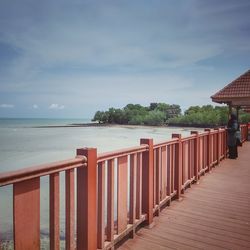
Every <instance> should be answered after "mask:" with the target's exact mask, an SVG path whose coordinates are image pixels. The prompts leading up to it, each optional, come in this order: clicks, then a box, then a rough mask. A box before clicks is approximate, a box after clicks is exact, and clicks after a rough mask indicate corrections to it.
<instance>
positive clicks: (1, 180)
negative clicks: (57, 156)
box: [0, 156, 87, 187]
mask: <svg viewBox="0 0 250 250" xmlns="http://www.w3.org/2000/svg"><path fill="white" fill-rule="evenodd" d="M86 161H87V158H86V157H84V156H83V157H77V158H74V159H70V160H64V161H58V162H53V163H49V164H43V165H39V166H33V167H28V168H23V169H21V170H15V171H10V172H6V173H3V174H0V187H1V186H6V185H10V184H14V183H17V182H20V181H25V180H29V179H33V178H36V177H41V176H45V175H49V174H53V173H58V172H61V171H65V170H69V169H72V168H78V167H82V166H84V165H86Z"/></svg>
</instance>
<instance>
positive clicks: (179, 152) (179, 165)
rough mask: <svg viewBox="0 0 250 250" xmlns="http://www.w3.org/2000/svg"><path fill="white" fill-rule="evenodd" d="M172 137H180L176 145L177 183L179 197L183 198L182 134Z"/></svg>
mask: <svg viewBox="0 0 250 250" xmlns="http://www.w3.org/2000/svg"><path fill="white" fill-rule="evenodd" d="M172 138H178V139H179V141H178V144H177V145H176V146H177V148H176V161H175V162H176V165H175V166H176V172H175V183H176V190H177V194H176V197H177V199H180V198H181V189H182V143H181V134H172Z"/></svg>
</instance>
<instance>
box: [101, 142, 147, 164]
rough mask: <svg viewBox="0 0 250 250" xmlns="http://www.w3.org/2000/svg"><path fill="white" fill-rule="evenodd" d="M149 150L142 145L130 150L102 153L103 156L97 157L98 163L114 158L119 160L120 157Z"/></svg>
mask: <svg viewBox="0 0 250 250" xmlns="http://www.w3.org/2000/svg"><path fill="white" fill-rule="evenodd" d="M147 149H148V145H141V146H138V147H130V148H125V149H121V150H116V151H110V152H106V153H101V154H98V156H97V163H99V162H102V161H106V160H110V159H114V158H118V157H122V156H125V155H130V154H135V153H141V152H145V151H147Z"/></svg>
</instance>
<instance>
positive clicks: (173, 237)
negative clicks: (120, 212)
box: [119, 142, 250, 250]
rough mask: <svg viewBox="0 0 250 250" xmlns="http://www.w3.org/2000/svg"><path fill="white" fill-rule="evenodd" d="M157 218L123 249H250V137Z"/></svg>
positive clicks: (123, 246) (122, 249)
mask: <svg viewBox="0 0 250 250" xmlns="http://www.w3.org/2000/svg"><path fill="white" fill-rule="evenodd" d="M154 221H155V226H154V227H153V228H151V229H146V228H142V229H140V230H139V231H138V232H137V233H136V236H135V238H134V239H129V240H127V241H126V242H125V243H124V244H123V245H122V246H120V247H119V249H120V250H128V249H132V250H137V249H138V250H140V249H143V250H144V249H145V250H147V249H148V250H157V249H209V250H210V249H211V250H216V249H233V250H238V249H250V142H246V143H244V145H243V147H242V148H240V149H239V158H238V159H237V160H230V159H226V160H223V161H222V162H221V164H220V166H216V167H215V168H213V170H212V172H211V173H207V174H206V175H205V176H203V177H201V180H200V183H199V184H197V185H196V184H194V185H192V188H189V189H187V190H186V192H185V194H184V195H183V199H182V200H181V201H173V202H172V203H171V206H170V207H167V208H166V209H164V210H163V211H162V212H161V215H160V217H155V219H154Z"/></svg>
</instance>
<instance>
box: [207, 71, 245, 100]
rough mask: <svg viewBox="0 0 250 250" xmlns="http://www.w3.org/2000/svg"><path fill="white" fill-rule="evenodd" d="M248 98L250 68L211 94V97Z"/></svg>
mask: <svg viewBox="0 0 250 250" xmlns="http://www.w3.org/2000/svg"><path fill="white" fill-rule="evenodd" d="M246 97H249V98H250V70H248V71H247V72H246V73H244V74H243V75H241V76H240V77H238V78H237V79H235V80H234V81H232V82H231V83H229V84H228V85H227V86H225V87H224V88H223V89H221V90H220V91H218V92H217V93H216V94H214V95H212V96H211V98H212V99H216V100H218V99H224V98H246Z"/></svg>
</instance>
